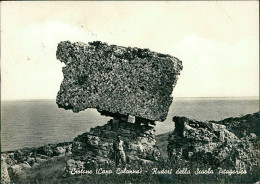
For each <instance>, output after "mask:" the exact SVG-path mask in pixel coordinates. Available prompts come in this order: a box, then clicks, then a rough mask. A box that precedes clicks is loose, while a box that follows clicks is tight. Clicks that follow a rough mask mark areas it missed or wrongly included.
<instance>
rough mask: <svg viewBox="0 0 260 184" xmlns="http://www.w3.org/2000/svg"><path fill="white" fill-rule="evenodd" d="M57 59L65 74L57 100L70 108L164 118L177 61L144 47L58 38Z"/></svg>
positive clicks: (177, 66)
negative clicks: (59, 40) (72, 41)
mask: <svg viewBox="0 0 260 184" xmlns="http://www.w3.org/2000/svg"><path fill="white" fill-rule="evenodd" d="M56 56H57V59H59V60H60V61H61V62H63V63H64V64H65V65H66V66H65V67H63V70H62V71H63V75H64V79H63V81H62V84H61V86H60V91H59V92H58V95H57V99H56V102H57V104H58V106H59V107H60V108H64V109H71V110H73V112H79V111H83V110H85V109H87V108H96V109H97V110H98V111H99V112H101V114H105V115H109V116H113V117H115V116H118V115H120V116H121V115H126V116H127V115H132V116H135V117H139V118H145V119H148V120H152V121H164V120H165V119H166V117H167V113H168V109H169V106H170V105H171V103H172V97H171V94H172V91H173V88H174V86H175V85H176V82H177V79H178V75H179V74H180V71H181V70H182V62H181V61H180V60H179V59H177V58H175V57H173V56H170V55H166V54H160V53H156V52H152V51H150V50H149V49H140V48H135V47H134V48H130V47H121V46H116V45H108V44H106V43H102V42H99V41H96V42H90V43H88V44H85V43H81V42H76V43H71V42H69V41H63V42H60V43H59V44H58V48H57V53H56Z"/></svg>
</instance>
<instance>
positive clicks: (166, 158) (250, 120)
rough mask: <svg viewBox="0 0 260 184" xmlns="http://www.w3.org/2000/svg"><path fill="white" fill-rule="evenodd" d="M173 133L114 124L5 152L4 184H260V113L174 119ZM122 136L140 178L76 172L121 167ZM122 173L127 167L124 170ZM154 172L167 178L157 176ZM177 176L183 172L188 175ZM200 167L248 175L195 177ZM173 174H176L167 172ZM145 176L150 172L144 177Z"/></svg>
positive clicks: (3, 155) (128, 155)
mask: <svg viewBox="0 0 260 184" xmlns="http://www.w3.org/2000/svg"><path fill="white" fill-rule="evenodd" d="M173 121H174V122H175V127H176V128H175V130H174V132H169V133H167V134H163V135H158V136H155V131H154V128H153V127H152V126H147V125H140V124H132V123H127V122H125V121H122V120H119V121H118V120H114V121H113V120H110V121H109V122H108V123H107V124H105V125H104V126H99V127H95V128H92V129H91V130H90V131H89V132H86V133H84V134H82V135H79V136H78V137H76V138H75V139H74V140H73V141H72V142H66V143H60V144H52V145H45V146H41V147H38V148H26V149H21V150H16V151H9V152H4V153H2V155H1V166H2V167H1V172H2V174H1V176H2V177H1V178H2V183H102V182H103V183H104V182H106V183H224V182H228V183H255V182H256V181H258V180H259V173H258V170H259V145H260V144H259V123H260V115H259V113H255V114H250V115H246V116H243V117H238V118H228V119H225V120H222V121H218V122H213V121H212V122H200V121H196V120H191V119H188V118H185V117H174V118H173ZM117 135H121V137H122V140H123V141H124V150H125V153H126V155H127V165H126V167H127V168H128V169H131V168H132V169H133V168H135V169H140V168H142V171H143V173H141V174H121V175H117V174H103V175H102V174H98V175H96V174H92V175H90V174H79V175H71V174H70V171H71V170H72V169H73V168H77V169H79V170H80V169H93V172H95V170H94V169H95V168H106V169H107V170H113V171H115V169H116V168H117V167H116V166H115V162H114V156H113V153H114V151H113V146H112V144H113V141H114V140H115V138H116V137H117ZM119 167H120V168H123V166H122V165H120V166H119ZM154 168H159V169H164V170H165V171H164V173H163V172H162V173H159V174H158V173H157V174H152V171H153V169H154ZM185 168H186V171H187V170H190V171H191V173H190V174H180V173H179V174H176V172H177V171H178V170H179V169H182V172H183V173H185ZM197 168H201V169H203V168H211V169H212V170H214V172H215V171H216V170H218V168H223V169H232V170H235V171H241V170H245V171H246V172H247V173H246V174H232V175H229V174H221V175H220V174H200V175H196V174H194V172H193V171H194V170H196V169H197ZM167 169H168V170H169V171H170V170H171V169H172V173H171V174H167V173H165V172H166V170H167ZM144 171H148V172H146V173H144Z"/></svg>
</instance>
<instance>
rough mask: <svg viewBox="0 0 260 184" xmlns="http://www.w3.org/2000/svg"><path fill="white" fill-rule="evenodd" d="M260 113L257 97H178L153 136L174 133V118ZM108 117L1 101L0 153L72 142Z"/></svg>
mask: <svg viewBox="0 0 260 184" xmlns="http://www.w3.org/2000/svg"><path fill="white" fill-rule="evenodd" d="M258 111H259V97H234V98H222V97H219V98H177V97H175V98H174V99H173V103H172V104H171V106H170V108H169V113H168V116H167V119H166V120H165V121H164V122H156V126H155V129H156V134H163V133H167V132H171V131H173V130H174V122H173V121H172V117H173V116H185V117H188V118H192V119H196V120H203V121H209V120H222V119H225V118H228V117H239V116H243V115H246V114H249V113H255V112H258ZM110 119H111V117H106V116H101V115H100V114H99V113H98V112H97V111H96V110H95V109H87V110H85V111H82V112H79V113H73V112H72V111H71V110H64V109H60V108H58V106H57V104H56V102H55V100H28V101H2V102H1V151H2V152H3V151H11V150H16V149H21V148H25V147H38V146H42V145H45V144H54V143H59V142H68V141H72V140H73V139H74V138H75V137H76V136H77V135H80V134H82V133H84V132H87V131H89V130H90V128H92V127H96V126H102V125H104V124H106V123H107V121H108V120H110Z"/></svg>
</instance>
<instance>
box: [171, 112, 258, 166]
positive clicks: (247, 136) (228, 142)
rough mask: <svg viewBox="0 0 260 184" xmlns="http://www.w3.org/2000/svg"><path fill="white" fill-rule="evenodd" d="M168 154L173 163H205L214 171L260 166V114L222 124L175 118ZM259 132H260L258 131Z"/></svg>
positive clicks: (222, 122)
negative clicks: (222, 168)
mask: <svg viewBox="0 0 260 184" xmlns="http://www.w3.org/2000/svg"><path fill="white" fill-rule="evenodd" d="M173 121H174V122H175V130H174V132H173V133H172V134H170V135H169V139H168V141H169V142H168V147H167V151H168V155H169V158H170V160H171V161H172V162H173V163H177V162H183V163H189V164H192V163H201V164H205V165H208V166H211V167H212V168H218V167H229V168H235V169H249V170H250V169H251V168H253V167H254V166H257V165H259V163H260V161H259V158H260V157H259V156H260V150H259V146H258V143H259V134H258V135H257V134H256V133H257V132H256V127H257V126H259V122H260V113H255V114H251V115H246V116H243V117H240V118H228V119H225V120H222V121H218V122H201V121H196V120H192V119H188V118H185V117H173ZM258 133H259V132H258Z"/></svg>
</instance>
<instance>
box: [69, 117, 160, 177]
mask: <svg viewBox="0 0 260 184" xmlns="http://www.w3.org/2000/svg"><path fill="white" fill-rule="evenodd" d="M118 136H120V138H121V139H122V141H123V148H124V152H125V155H126V164H133V163H137V164H146V163H153V162H154V161H158V159H159V158H160V151H159V149H158V147H157V146H156V145H155V143H156V141H155V129H154V127H152V126H147V125H140V124H137V123H128V122H126V121H124V120H120V119H113V120H110V121H109V122H108V123H107V124H105V125H104V126H97V127H95V128H91V129H90V131H89V132H86V133H84V134H82V135H79V136H78V137H76V138H75V139H74V141H73V144H72V150H71V151H72V155H71V159H70V160H69V161H68V162H67V168H66V171H67V172H69V171H71V170H73V169H86V168H92V167H95V168H98V167H103V166H104V165H106V166H108V165H111V166H112V165H113V166H115V150H114V147H113V143H114V142H115V141H116V139H117V137H118ZM121 166H122V164H121Z"/></svg>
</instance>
